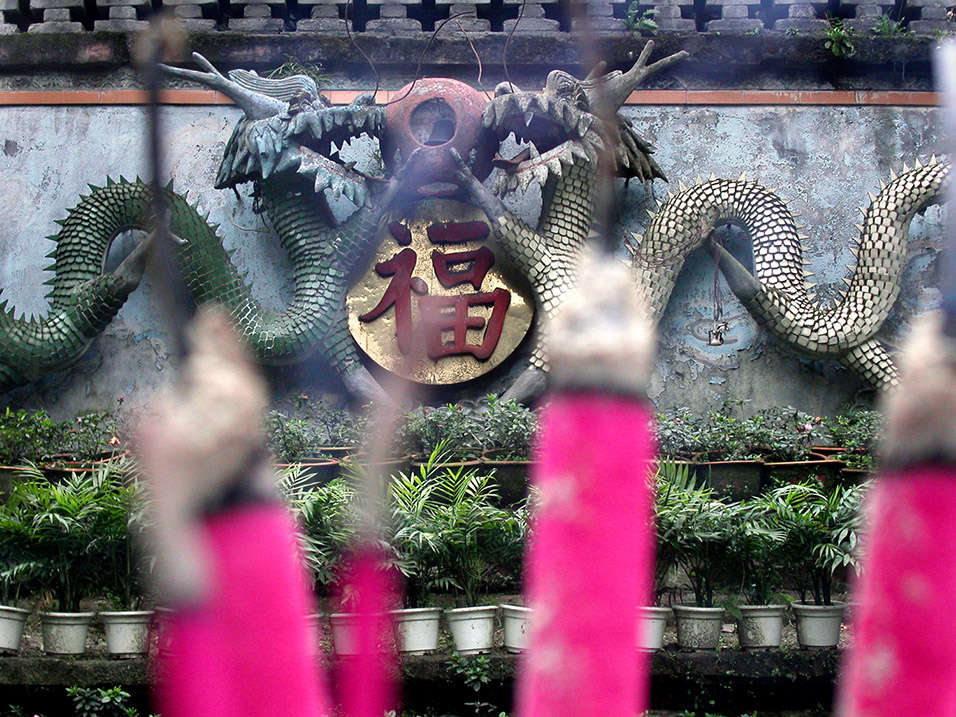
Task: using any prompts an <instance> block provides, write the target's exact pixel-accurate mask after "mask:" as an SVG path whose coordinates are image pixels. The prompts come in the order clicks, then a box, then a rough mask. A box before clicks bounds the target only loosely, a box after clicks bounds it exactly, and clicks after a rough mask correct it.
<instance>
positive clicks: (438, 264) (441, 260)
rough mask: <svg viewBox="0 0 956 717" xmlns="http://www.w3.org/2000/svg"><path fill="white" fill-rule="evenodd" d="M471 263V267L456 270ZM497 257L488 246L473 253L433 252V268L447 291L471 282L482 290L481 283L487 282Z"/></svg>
mask: <svg viewBox="0 0 956 717" xmlns="http://www.w3.org/2000/svg"><path fill="white" fill-rule="evenodd" d="M469 262H470V263H471V266H469V267H467V268H465V269H458V270H454V269H453V268H452V267H455V266H457V265H459V264H465V263H469ZM494 263H495V255H494V252H492V251H491V249H489V248H488V247H486V246H483V247H481V248H480V249H472V250H471V251H456V252H452V253H449V254H442V253H441V252H440V251H433V252H432V266H433V267H434V268H435V276H437V277H438V281H440V282H441V285H442V286H444V287H445V288H446V289H450V288H451V287H453V286H458V285H459V284H465V283H468V282H470V283H471V285H472V286H473V287H474V288H476V289H480V288H481V282H483V281H484V280H485V274H487V273H488V270H489V269H490V268H491V267H492V266H494Z"/></svg>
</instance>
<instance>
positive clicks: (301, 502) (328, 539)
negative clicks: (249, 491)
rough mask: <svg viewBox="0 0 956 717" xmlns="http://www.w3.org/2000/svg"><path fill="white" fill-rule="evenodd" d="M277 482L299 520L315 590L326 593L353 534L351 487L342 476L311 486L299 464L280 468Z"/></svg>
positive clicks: (325, 595) (301, 537)
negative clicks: (323, 483) (320, 484)
mask: <svg viewBox="0 0 956 717" xmlns="http://www.w3.org/2000/svg"><path fill="white" fill-rule="evenodd" d="M278 484H279V488H280V490H281V492H282V494H283V496H284V497H285V499H286V502H287V503H288V504H289V506H290V507H291V508H292V512H293V514H294V515H295V517H296V519H297V521H298V523H299V526H300V532H299V541H300V548H301V551H302V555H303V559H304V561H305V566H306V569H307V570H308V572H309V575H310V576H311V577H312V587H313V589H314V592H315V593H316V595H318V596H320V597H327V596H328V595H329V594H330V592H331V588H332V586H333V585H334V584H335V580H336V577H337V575H338V572H339V567H340V564H341V560H342V556H343V555H344V553H345V551H346V550H348V547H349V546H350V545H351V543H352V541H353V539H354V537H355V527H354V526H355V521H354V519H353V518H354V516H353V514H352V499H353V496H354V490H353V488H352V486H351V485H350V484H349V483H348V481H346V480H345V479H344V478H335V479H333V480H331V481H329V482H328V483H326V484H325V485H322V486H317V487H312V485H311V479H310V478H309V476H307V475H305V474H303V472H302V468H301V466H298V465H292V466H289V467H287V468H284V469H282V470H281V471H280V474H279V481H278Z"/></svg>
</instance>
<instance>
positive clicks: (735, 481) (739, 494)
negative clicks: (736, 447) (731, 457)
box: [694, 461, 763, 500]
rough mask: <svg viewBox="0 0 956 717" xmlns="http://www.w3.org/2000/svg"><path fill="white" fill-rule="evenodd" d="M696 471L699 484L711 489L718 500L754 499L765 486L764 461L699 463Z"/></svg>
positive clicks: (695, 466)
mask: <svg viewBox="0 0 956 717" xmlns="http://www.w3.org/2000/svg"><path fill="white" fill-rule="evenodd" d="M694 471H695V473H696V476H697V482H698V483H702V484H703V485H706V486H707V487H709V488H711V489H712V490H713V491H714V494H715V495H716V496H717V497H718V498H729V499H730V500H744V499H746V498H752V497H753V496H755V495H758V494H759V493H760V491H761V488H762V486H763V461H707V462H698V463H694Z"/></svg>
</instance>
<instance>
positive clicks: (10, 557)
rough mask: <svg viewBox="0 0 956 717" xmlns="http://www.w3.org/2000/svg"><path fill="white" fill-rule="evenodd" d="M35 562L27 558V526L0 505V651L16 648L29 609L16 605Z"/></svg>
mask: <svg viewBox="0 0 956 717" xmlns="http://www.w3.org/2000/svg"><path fill="white" fill-rule="evenodd" d="M36 568H37V563H36V562H35V561H33V560H31V559H30V552H29V543H28V529H27V527H26V526H25V525H24V523H23V521H22V520H21V519H20V516H19V515H18V514H16V513H15V512H14V511H10V510H8V509H7V504H6V503H4V505H3V506H2V507H0V651H2V652H8V653H15V652H17V651H19V649H20V641H21V639H22V637H23V628H24V625H25V624H26V621H27V618H28V617H29V615H30V611H29V610H26V609H24V608H22V607H16V605H17V604H18V603H19V602H20V597H21V595H20V594H21V591H22V590H23V589H24V588H29V587H30V585H31V582H32V581H33V578H35V576H36V572H37V570H36Z"/></svg>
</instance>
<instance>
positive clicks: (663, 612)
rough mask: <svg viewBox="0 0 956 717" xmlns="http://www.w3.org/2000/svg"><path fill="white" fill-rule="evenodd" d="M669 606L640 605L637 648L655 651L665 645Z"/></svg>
mask: <svg viewBox="0 0 956 717" xmlns="http://www.w3.org/2000/svg"><path fill="white" fill-rule="evenodd" d="M670 614H671V609H670V608H669V607H639V608H638V623H637V648H638V649H639V650H647V651H648V652H653V651H654V650H660V649H661V648H662V647H664V628H665V627H666V626H667V618H668V617H670Z"/></svg>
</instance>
